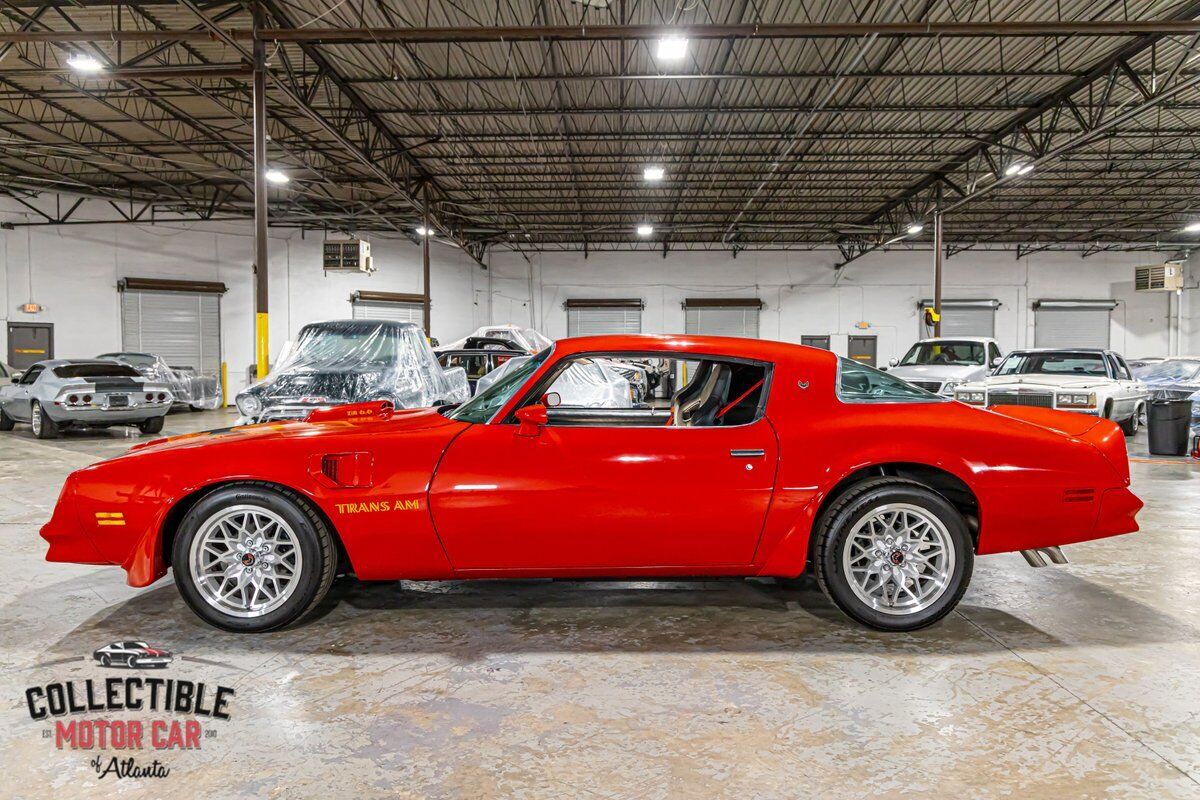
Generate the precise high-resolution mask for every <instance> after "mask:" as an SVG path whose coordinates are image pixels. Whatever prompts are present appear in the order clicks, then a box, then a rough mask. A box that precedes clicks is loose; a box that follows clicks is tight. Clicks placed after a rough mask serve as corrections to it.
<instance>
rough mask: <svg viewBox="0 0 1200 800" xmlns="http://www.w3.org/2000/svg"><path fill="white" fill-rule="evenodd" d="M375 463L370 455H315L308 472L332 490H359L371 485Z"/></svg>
mask: <svg viewBox="0 0 1200 800" xmlns="http://www.w3.org/2000/svg"><path fill="white" fill-rule="evenodd" d="M373 463H374V459H372V458H371V454H370V453H326V454H324V455H314V456H313V457H312V459H311V460H310V461H309V465H308V471H309V474H310V475H312V476H313V477H314V478H315V479H317V481H318V482H319V483H322V484H324V485H325V486H327V487H329V488H331V489H358V488H364V487H367V486H370V485H371V482H372V481H371V473H372V466H373Z"/></svg>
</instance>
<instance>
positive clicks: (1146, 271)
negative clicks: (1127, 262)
mask: <svg viewBox="0 0 1200 800" xmlns="http://www.w3.org/2000/svg"><path fill="white" fill-rule="evenodd" d="M1133 287H1134V288H1135V289H1137V290H1138V291H1139V292H1174V291H1178V290H1180V289H1182V288H1183V262H1182V261H1168V262H1167V263H1165V264H1149V265H1147V266H1145V267H1134V277H1133Z"/></svg>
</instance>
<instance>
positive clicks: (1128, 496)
mask: <svg viewBox="0 0 1200 800" xmlns="http://www.w3.org/2000/svg"><path fill="white" fill-rule="evenodd" d="M1144 505H1145V503H1143V502H1142V501H1141V499H1140V498H1139V497H1138V496H1137V495H1136V494H1134V493H1133V492H1131V491H1129V490H1128V489H1126V488H1123V487H1122V488H1119V489H1108V490H1107V491H1105V492H1104V494H1103V495H1102V496H1101V497H1100V510H1099V511H1098V512H1097V513H1096V525H1095V534H1096V535H1095V536H1094V537H1090V538H1097V539H1098V538H1101V537H1104V536H1119V535H1120V534H1122V533H1133V532H1134V531H1137V530H1138V524H1137V513H1138V512H1139V511H1141V510H1142V507H1143V506H1144Z"/></svg>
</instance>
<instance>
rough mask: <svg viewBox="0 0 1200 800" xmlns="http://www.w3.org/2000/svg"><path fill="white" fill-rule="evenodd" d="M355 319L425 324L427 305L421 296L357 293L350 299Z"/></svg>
mask: <svg viewBox="0 0 1200 800" xmlns="http://www.w3.org/2000/svg"><path fill="white" fill-rule="evenodd" d="M350 315H351V316H352V317H353V318H354V319H386V320H391V321H393V322H413V323H416V324H417V325H424V324H425V303H424V299H423V298H422V297H421V296H420V295H409V294H392V293H385V292H355V293H354V294H353V295H352V296H351V298H350Z"/></svg>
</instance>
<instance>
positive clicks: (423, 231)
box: [416, 225, 430, 236]
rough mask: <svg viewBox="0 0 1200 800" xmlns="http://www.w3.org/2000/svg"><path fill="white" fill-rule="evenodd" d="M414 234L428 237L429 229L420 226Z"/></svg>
mask: <svg viewBox="0 0 1200 800" xmlns="http://www.w3.org/2000/svg"><path fill="white" fill-rule="evenodd" d="M416 233H417V236H428V235H429V234H430V230H429V228H426V227H425V226H424V225H421V226H418V227H417V231H416Z"/></svg>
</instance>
